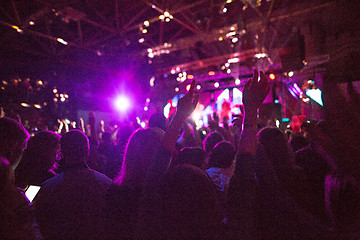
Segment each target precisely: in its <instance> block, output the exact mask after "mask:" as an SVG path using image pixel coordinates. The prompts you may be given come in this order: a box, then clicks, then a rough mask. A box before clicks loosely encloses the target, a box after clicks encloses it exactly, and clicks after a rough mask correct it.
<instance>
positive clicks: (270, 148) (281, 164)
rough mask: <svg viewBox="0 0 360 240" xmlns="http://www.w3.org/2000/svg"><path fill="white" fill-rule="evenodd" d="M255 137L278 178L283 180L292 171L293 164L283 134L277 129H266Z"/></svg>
mask: <svg viewBox="0 0 360 240" xmlns="http://www.w3.org/2000/svg"><path fill="white" fill-rule="evenodd" d="M257 136H258V139H259V142H260V143H261V145H262V146H263V147H264V150H265V152H266V155H267V156H268V158H269V159H270V160H271V162H272V164H273V166H274V169H275V171H276V173H277V175H278V177H279V178H280V179H285V178H286V177H287V176H288V175H289V174H290V173H291V172H290V170H294V166H293V165H294V162H293V158H292V156H291V155H290V148H289V145H288V143H287V141H286V137H285V135H284V133H283V132H282V131H281V130H280V129H278V128H273V127H266V128H263V129H261V130H260V131H259V132H258V134H257Z"/></svg>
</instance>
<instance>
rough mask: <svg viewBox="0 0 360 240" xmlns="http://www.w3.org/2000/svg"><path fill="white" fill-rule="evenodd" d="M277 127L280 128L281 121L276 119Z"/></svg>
mask: <svg viewBox="0 0 360 240" xmlns="http://www.w3.org/2000/svg"><path fill="white" fill-rule="evenodd" d="M276 127H280V121H279V120H277V119H276Z"/></svg>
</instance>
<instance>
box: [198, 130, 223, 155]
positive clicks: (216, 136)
mask: <svg viewBox="0 0 360 240" xmlns="http://www.w3.org/2000/svg"><path fill="white" fill-rule="evenodd" d="M223 140H224V137H223V136H222V135H221V134H220V133H218V132H211V133H210V134H209V135H207V136H206V138H205V139H204V141H203V146H204V150H205V152H207V153H210V152H211V151H212V150H213V148H214V147H215V145H216V144H218V143H219V142H221V141H223Z"/></svg>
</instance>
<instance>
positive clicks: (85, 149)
mask: <svg viewBox="0 0 360 240" xmlns="http://www.w3.org/2000/svg"><path fill="white" fill-rule="evenodd" d="M60 147H61V154H62V155H63V156H64V161H65V165H73V164H78V163H82V162H84V161H85V159H86V157H87V156H88V154H89V139H88V137H87V136H86V135H85V134H84V133H83V132H81V131H80V130H76V129H74V130H71V131H69V132H67V133H65V134H64V135H63V136H62V137H61V139H60Z"/></svg>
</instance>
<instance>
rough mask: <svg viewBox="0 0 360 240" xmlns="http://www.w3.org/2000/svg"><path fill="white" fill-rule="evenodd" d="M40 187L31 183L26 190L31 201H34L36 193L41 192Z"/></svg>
mask: <svg viewBox="0 0 360 240" xmlns="http://www.w3.org/2000/svg"><path fill="white" fill-rule="evenodd" d="M39 190H40V187H39V186H35V185H30V186H29V187H28V189H26V191H25V195H26V197H27V198H28V199H29V201H30V202H32V201H33V200H34V198H35V196H36V194H37V193H38V192H39Z"/></svg>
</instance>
